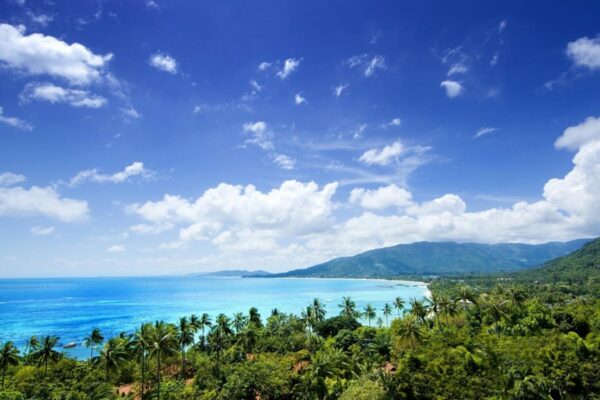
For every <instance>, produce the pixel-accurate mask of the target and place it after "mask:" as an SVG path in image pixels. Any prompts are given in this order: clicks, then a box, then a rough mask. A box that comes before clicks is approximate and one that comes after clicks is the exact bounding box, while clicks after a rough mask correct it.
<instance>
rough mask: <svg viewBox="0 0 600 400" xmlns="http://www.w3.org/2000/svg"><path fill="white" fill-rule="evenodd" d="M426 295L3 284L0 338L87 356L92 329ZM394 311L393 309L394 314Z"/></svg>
mask: <svg viewBox="0 0 600 400" xmlns="http://www.w3.org/2000/svg"><path fill="white" fill-rule="evenodd" d="M427 293H428V291H427V288H426V286H425V285H424V284H422V283H418V282H401V281H386V280H367V279H318V278H314V279H313V278H298V279H295V278H239V277H206V276H177V277H173V276H169V277H164V276H163V277H131V278H60V279H59V278H52V279H49V278H46V279H2V280H0V341H6V340H12V341H14V342H15V343H16V344H17V345H18V346H19V347H24V344H25V341H26V340H27V339H28V338H29V337H30V336H32V335H37V336H38V337H39V336H43V335H56V336H59V337H60V343H61V344H62V345H64V344H67V343H71V342H75V343H77V347H75V348H73V349H69V350H68V353H69V354H70V355H72V356H75V357H82V358H83V357H86V356H87V354H88V351H87V350H86V349H85V348H83V346H82V345H81V342H82V341H83V339H84V338H85V337H86V336H87V335H88V334H89V332H90V331H91V330H92V329H93V328H94V327H98V328H100V329H101V330H102V332H103V333H104V335H105V337H110V336H113V335H118V334H119V333H120V332H122V331H125V332H132V331H133V330H135V328H137V327H138V326H139V325H140V324H141V323H142V322H153V321H155V320H164V321H167V322H175V321H177V319H178V318H179V317H181V316H189V315H191V314H197V315H200V314H202V313H208V314H209V315H211V317H213V320H214V317H215V316H216V315H218V314H219V313H224V314H227V315H228V316H232V315H233V314H234V313H236V312H243V313H245V314H246V313H247V312H248V310H249V308H250V307H252V306H254V307H256V308H257V309H258V310H259V312H260V313H261V315H262V317H263V318H266V317H268V316H269V315H270V313H271V310H272V309H274V308H277V309H278V310H279V311H281V312H285V313H294V314H296V315H300V313H301V311H302V309H303V308H305V307H306V306H307V305H309V304H310V302H312V300H313V299H314V298H319V299H320V300H321V302H322V303H323V304H324V306H325V309H326V311H327V315H326V316H328V317H329V316H334V315H338V314H339V312H340V308H339V307H338V304H339V303H340V302H341V300H342V297H343V296H350V297H351V298H352V299H353V300H354V301H355V302H356V305H357V307H358V309H359V310H362V309H363V308H364V306H365V305H367V304H369V303H370V304H372V305H373V306H375V307H376V309H377V311H378V314H379V316H381V317H382V319H384V318H383V316H382V312H381V309H382V307H383V306H384V304H385V303H390V305H391V303H392V301H393V299H394V298H395V297H397V296H400V297H402V298H403V299H404V300H405V301H406V302H407V303H408V300H410V298H413V297H415V298H422V297H424V296H426V295H427ZM394 313H395V310H394Z"/></svg>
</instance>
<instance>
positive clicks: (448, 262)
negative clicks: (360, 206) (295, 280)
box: [250, 239, 591, 278]
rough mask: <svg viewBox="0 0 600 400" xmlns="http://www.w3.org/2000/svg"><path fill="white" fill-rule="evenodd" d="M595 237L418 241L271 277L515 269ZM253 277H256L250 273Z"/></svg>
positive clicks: (564, 252)
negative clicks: (494, 241) (540, 240)
mask: <svg viewBox="0 0 600 400" xmlns="http://www.w3.org/2000/svg"><path fill="white" fill-rule="evenodd" d="M590 240H591V239H578V240H572V241H569V242H549V243H544V244H538V245H533V244H524V243H499V244H483V243H457V242H416V243H410V244H400V245H397V246H392V247H385V248H381V249H375V250H370V251H367V252H364V253H360V254H358V255H355V256H351V257H340V258H335V259H333V260H330V261H327V262H324V263H322V264H318V265H315V266H312V267H309V268H304V269H295V270H292V271H288V272H284V273H279V274H269V275H268V276H269V277H324V278H339V277H348V278H378V277H394V276H456V275H461V274H483V273H499V272H515V271H521V270H524V269H529V268H532V267H536V266H539V265H541V264H544V263H545V262H547V261H549V260H552V259H555V258H558V257H561V256H565V255H567V254H569V253H571V252H573V251H575V250H578V249H580V248H581V247H582V246H583V245H584V244H586V243H588V242H590ZM250 276H258V275H256V274H251V275H250Z"/></svg>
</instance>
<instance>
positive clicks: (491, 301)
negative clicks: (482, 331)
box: [483, 296, 508, 335]
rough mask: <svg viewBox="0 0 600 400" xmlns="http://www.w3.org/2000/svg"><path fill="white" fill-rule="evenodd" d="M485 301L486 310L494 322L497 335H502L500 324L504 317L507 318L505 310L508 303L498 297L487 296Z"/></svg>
mask: <svg viewBox="0 0 600 400" xmlns="http://www.w3.org/2000/svg"><path fill="white" fill-rule="evenodd" d="M484 299H485V302H484V304H483V307H484V310H485V312H486V313H487V314H488V315H489V316H490V317H491V318H492V320H493V321H494V330H495V331H496V334H497V335H500V326H499V325H498V323H499V322H500V319H501V318H502V317H504V316H506V311H505V309H506V305H507V303H508V301H507V300H503V299H502V298H500V297H498V296H485V297H484Z"/></svg>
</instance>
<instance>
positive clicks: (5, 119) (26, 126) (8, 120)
mask: <svg viewBox="0 0 600 400" xmlns="http://www.w3.org/2000/svg"><path fill="white" fill-rule="evenodd" d="M0 46H1V45H0ZM0 122H1V123H3V124H6V125H8V126H12V127H13V128H17V129H22V130H24V131H30V130H32V129H33V125H31V124H30V123H29V122H27V121H23V120H22V119H19V118H17V117H9V116H6V115H4V109H3V108H2V107H0Z"/></svg>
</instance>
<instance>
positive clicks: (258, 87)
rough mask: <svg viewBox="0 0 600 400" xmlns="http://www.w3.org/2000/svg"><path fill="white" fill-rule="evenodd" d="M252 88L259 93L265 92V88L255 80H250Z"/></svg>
mask: <svg viewBox="0 0 600 400" xmlns="http://www.w3.org/2000/svg"><path fill="white" fill-rule="evenodd" d="M250 86H251V87H252V90H254V91H255V92H257V93H258V92H261V91H262V90H263V87H262V86H261V85H259V84H258V82H256V81H255V80H254V79H250Z"/></svg>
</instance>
